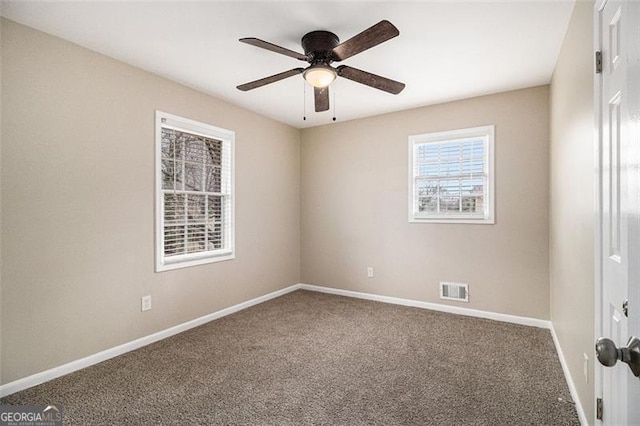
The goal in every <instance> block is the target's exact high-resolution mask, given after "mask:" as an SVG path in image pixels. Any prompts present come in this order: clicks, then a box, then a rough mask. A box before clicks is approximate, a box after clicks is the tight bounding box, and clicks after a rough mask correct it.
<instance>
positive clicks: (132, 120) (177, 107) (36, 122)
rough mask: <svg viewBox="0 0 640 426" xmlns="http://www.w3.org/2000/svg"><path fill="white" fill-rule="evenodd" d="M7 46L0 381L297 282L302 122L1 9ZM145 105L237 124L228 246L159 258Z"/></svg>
mask: <svg viewBox="0 0 640 426" xmlns="http://www.w3.org/2000/svg"><path fill="white" fill-rule="evenodd" d="M2 56H3V61H2V112H3V115H2V124H3V126H2V148H1V149H2V159H1V161H2V164H1V166H2V177H1V179H2V192H1V199H2V201H3V204H2V206H3V208H2V241H1V242H2V274H1V275H2V321H1V322H2V339H3V345H2V365H3V369H2V370H3V371H2V382H3V383H7V382H10V381H13V380H16V379H19V378H22V377H25V376H28V375H30V374H33V373H37V372H39V371H42V370H45V369H48V368H52V367H55V366H59V365H61V364H64V363H66V362H69V361H72V360H76V359H79V358H81V357H84V356H87V355H91V354H94V353H96V352H99V351H101V350H104V349H107V348H111V347H113V346H116V345H119V344H122V343H125V342H128V341H131V340H133V339H136V338H139V337H141V336H145V335H149V334H151V333H153V332H156V331H159V330H163V329H166V328H168V327H170V326H173V325H176V324H180V323H182V322H185V321H188V320H191V319H194V318H197V317H200V316H202V315H206V314H209V313H211V312H214V311H217V310H219V309H222V308H224V307H228V306H230V305H233V304H236V303H239V302H242V301H246V300H248V299H251V298H253V297H256V296H260V295H263V294H266V293H269V292H271V291H274V290H278V289H280V288H283V287H285V286H288V285H291V284H295V283H297V282H299V280H300V274H299V269H300V258H299V252H300V248H299V245H300V229H299V217H300V214H299V205H300V203H299V182H300V176H299V174H300V172H299V131H298V130H296V129H294V128H291V127H288V126H286V125H283V124H280V123H277V122H275V121H272V120H269V119H266V118H264V117H262V116H259V115H256V114H254V113H251V112H248V111H246V110H243V109H241V108H238V107H235V106H232V105H230V104H228V103H225V102H222V101H219V100H216V99H214V98H212V97H210V96H206V95H204V94H202V93H199V92H196V91H194V90H191V89H188V88H186V87H184V86H181V85H178V84H176V83H173V82H170V81H168V80H165V79H163V78H161V77H158V76H155V75H152V74H150V73H147V72H144V71H142V70H140V69H137V68H133V67H131V66H128V65H125V64H123V63H121V62H118V61H115V60H112V59H110V58H107V57H105V56H102V55H99V54H97V53H94V52H91V51H89V50H86V49H83V48H81V47H78V46H76V45H73V44H70V43H67V42H65V41H62V40H60V39H57V38H54V37H52V36H49V35H46V34H44V33H40V32H37V31H34V30H32V29H29V28H27V27H24V26H21V25H18V24H16V23H13V22H11V21H3V23H2ZM214 77H215V76H212V78H214ZM155 109H159V110H162V111H166V112H170V113H173V114H177V115H182V116H185V117H188V118H191V119H194V120H199V121H203V122H207V123H211V124H213V125H215V126H219V127H223V128H226V129H230V130H234V131H235V132H236V142H237V146H236V165H237V169H236V179H237V180H236V199H237V202H236V219H237V229H236V248H237V251H236V259H235V260H231V261H226V262H221V263H216V264H209V265H204V266H198V267H192V268H187V269H181V270H176V271H170V272H163V273H155V272H154V257H153V256H154V142H155V140H154V110H155ZM147 294H150V295H152V296H153V309H152V310H151V311H150V312H145V313H141V312H140V297H141V296H144V295H147Z"/></svg>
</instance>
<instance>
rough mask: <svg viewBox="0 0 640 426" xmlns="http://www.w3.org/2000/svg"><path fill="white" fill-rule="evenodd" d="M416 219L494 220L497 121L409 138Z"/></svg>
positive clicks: (411, 207)
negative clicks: (494, 125) (494, 127)
mask: <svg viewBox="0 0 640 426" xmlns="http://www.w3.org/2000/svg"><path fill="white" fill-rule="evenodd" d="M409 170H410V177H409V188H410V191H409V193H410V200H409V220H410V221H411V222H454V223H455V222H457V223H494V220H493V126H485V127H476V128H472V129H461V130H454V131H447V132H438V133H429V134H423V135H416V136H411V137H410V138H409Z"/></svg>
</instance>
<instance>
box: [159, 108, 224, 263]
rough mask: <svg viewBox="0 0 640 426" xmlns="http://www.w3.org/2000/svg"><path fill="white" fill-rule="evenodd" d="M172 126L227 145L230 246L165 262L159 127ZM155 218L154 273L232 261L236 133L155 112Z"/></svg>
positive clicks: (160, 134) (160, 135)
mask: <svg viewBox="0 0 640 426" xmlns="http://www.w3.org/2000/svg"><path fill="white" fill-rule="evenodd" d="M163 126H164V127H173V128H175V129H178V130H185V131H188V132H191V133H196V134H199V135H201V136H205V137H214V138H217V139H220V140H223V141H225V142H229V147H230V149H229V155H230V159H229V161H230V166H231V170H230V174H229V178H230V180H231V181H230V183H229V184H230V188H231V189H230V191H231V194H230V203H231V205H230V206H229V210H230V218H229V220H230V222H231V226H230V229H229V233H230V234H229V247H228V248H227V249H223V250H216V251H215V252H212V251H210V252H204V253H193V254H189V255H180V256H175V257H173V258H172V259H169V260H167V259H165V257H164V253H163V250H162V247H163V241H162V236H163V225H164V203H163V198H162V196H161V194H162V178H161V177H160V175H161V172H162V131H161V129H162V127H163ZM155 133H156V135H155V137H156V146H155V150H156V152H155V173H156V175H155V199H156V205H155V216H156V218H155V219H156V232H155V246H156V247H155V248H156V272H163V271H170V270H174V269H179V268H187V267H190V266H196V265H203V264H207V263H213V262H222V261H225V260H231V259H235V228H236V227H235V223H236V218H235V180H236V179H235V146H236V144H235V132H233V131H231V130H226V129H222V128H219V127H215V126H212V125H210V124H206V123H201V122H198V121H194V120H190V119H188V118H183V117H180V116H177V115H173V114H169V113H166V112H162V111H158V110H156V126H155Z"/></svg>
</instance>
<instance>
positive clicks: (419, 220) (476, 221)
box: [409, 217, 496, 225]
mask: <svg viewBox="0 0 640 426" xmlns="http://www.w3.org/2000/svg"><path fill="white" fill-rule="evenodd" d="M409 223H449V224H461V225H495V223H496V221H495V219H493V218H489V219H484V218H482V219H469V218H460V219H454V218H444V217H437V218H436V217H433V218H417V217H410V218H409Z"/></svg>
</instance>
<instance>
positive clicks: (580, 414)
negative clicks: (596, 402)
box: [551, 324, 589, 426]
mask: <svg viewBox="0 0 640 426" xmlns="http://www.w3.org/2000/svg"><path fill="white" fill-rule="evenodd" d="M551 337H553V344H554V345H555V346H556V352H558V358H559V359H560V365H561V366H562V371H563V372H564V378H565V379H566V381H567V385H568V386H569V393H570V394H571V399H573V402H574V403H575V404H576V411H577V412H578V418H579V419H580V424H581V425H582V426H589V422H588V421H587V416H586V415H585V413H584V408H583V407H582V403H581V402H580V398H579V397H578V390H577V389H576V385H575V383H574V382H573V379H572V378H571V373H570V372H569V366H568V365H567V360H566V359H565V357H564V354H563V353H562V348H561V347H560V340H558V335H557V334H556V330H555V328H554V327H553V324H551Z"/></svg>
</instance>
